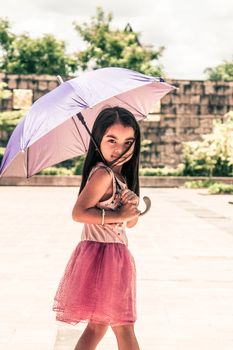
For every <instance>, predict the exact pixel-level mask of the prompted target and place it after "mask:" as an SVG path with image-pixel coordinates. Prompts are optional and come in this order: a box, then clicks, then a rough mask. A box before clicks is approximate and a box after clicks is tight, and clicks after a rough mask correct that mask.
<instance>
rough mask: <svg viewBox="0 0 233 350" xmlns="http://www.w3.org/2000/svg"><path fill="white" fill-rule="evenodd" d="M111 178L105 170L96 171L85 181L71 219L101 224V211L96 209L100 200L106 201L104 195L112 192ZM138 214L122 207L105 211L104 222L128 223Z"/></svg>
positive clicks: (132, 208)
mask: <svg viewBox="0 0 233 350" xmlns="http://www.w3.org/2000/svg"><path fill="white" fill-rule="evenodd" d="M111 187H112V176H111V175H110V174H109V173H108V172H107V171H106V170H105V169H97V170H96V171H95V172H94V174H93V175H92V176H91V177H90V179H89V181H87V183H86V186H85V187H84V189H83V190H82V192H81V194H80V195H79V197H78V199H77V201H76V203H75V205H74V208H73V211H72V218H73V220H75V221H78V222H84V223H88V224H101V223H102V211H101V210H100V209H98V208H96V204H97V203H98V202H99V201H100V200H104V199H106V198H105V197H106V194H109V196H110V195H111V192H112V188H111ZM139 214H140V212H139V211H138V210H137V208H136V207H135V206H132V205H129V204H128V205H123V206H122V207H121V208H120V209H119V210H117V211H110V210H107V211H106V212H105V218H104V222H105V223H106V224H112V223H118V222H123V221H129V220H132V219H134V218H136V217H138V216H139Z"/></svg>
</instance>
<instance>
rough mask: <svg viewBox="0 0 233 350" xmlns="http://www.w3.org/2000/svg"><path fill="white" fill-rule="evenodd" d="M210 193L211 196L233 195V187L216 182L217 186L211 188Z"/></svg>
mask: <svg viewBox="0 0 233 350" xmlns="http://www.w3.org/2000/svg"><path fill="white" fill-rule="evenodd" d="M208 192H209V193H210V194H220V193H224V194H233V185H228V184H224V183H217V182H216V183H215V184H213V185H211V186H210V187H209V189H208Z"/></svg>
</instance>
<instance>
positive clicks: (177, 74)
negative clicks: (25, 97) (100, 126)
mask: <svg viewBox="0 0 233 350" xmlns="http://www.w3.org/2000/svg"><path fill="white" fill-rule="evenodd" d="M97 6H102V7H103V9H104V10H105V11H106V12H109V11H111V12H112V13H113V22H112V28H120V29H123V28H124V27H125V25H126V24H127V23H128V22H129V23H130V24H131V26H132V27H133V29H134V31H137V32H140V33H141V35H140V37H139V39H140V41H141V43H142V44H151V45H154V46H155V47H156V46H165V51H164V53H163V57H162V58H161V63H162V64H163V66H164V70H165V71H166V73H167V75H168V76H169V77H170V78H178V79H204V77H205V76H204V74H203V70H204V69H205V68H206V67H213V66H216V65H218V64H220V63H222V61H223V60H230V59H232V56H233V0H221V1H220V0H143V1H140V0H139V1H138V0H99V1H95V0H86V1H79V0H0V17H4V18H5V17H7V18H8V19H9V20H10V22H11V24H12V30H13V32H15V33H17V34H19V33H23V32H28V33H29V34H30V35H31V36H32V37H38V36H41V35H43V34H44V33H52V34H54V35H55V36H56V37H57V38H59V39H63V40H65V41H66V43H67V48H68V51H69V52H72V51H77V50H79V49H83V48H84V47H85V44H84V43H83V42H82V40H81V39H80V37H79V36H78V34H77V33H76V32H75V30H74V29H73V25H72V23H73V22H74V21H75V22H78V23H80V24H81V23H83V22H84V21H88V20H89V19H90V17H91V16H94V15H95V13H96V7H97Z"/></svg>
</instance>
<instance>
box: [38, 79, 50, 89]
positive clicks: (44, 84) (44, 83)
mask: <svg viewBox="0 0 233 350" xmlns="http://www.w3.org/2000/svg"><path fill="white" fill-rule="evenodd" d="M38 89H39V90H40V91H46V90H48V84H47V81H45V80H41V81H39V84H38Z"/></svg>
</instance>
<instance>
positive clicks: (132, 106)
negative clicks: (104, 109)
mask: <svg viewBox="0 0 233 350" xmlns="http://www.w3.org/2000/svg"><path fill="white" fill-rule="evenodd" d="M114 97H115V98H116V99H117V100H119V101H121V102H123V103H125V104H126V105H127V106H129V107H130V108H133V109H134V110H135V111H136V112H137V113H139V114H140V115H142V116H143V117H144V118H147V116H146V115H145V114H143V113H142V112H140V111H139V110H138V109H137V108H135V107H133V106H132V105H131V104H129V103H128V102H126V101H124V100H122V99H120V98H119V97H118V96H114Z"/></svg>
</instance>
